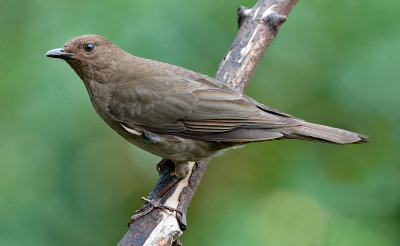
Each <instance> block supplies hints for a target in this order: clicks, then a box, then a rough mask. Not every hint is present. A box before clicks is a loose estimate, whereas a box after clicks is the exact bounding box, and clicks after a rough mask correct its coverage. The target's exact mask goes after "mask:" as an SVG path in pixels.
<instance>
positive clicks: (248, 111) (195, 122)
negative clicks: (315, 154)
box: [46, 34, 367, 178]
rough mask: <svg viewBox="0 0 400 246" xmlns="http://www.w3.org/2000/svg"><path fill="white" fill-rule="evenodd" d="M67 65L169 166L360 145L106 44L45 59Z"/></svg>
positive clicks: (122, 129) (69, 48) (123, 131)
mask: <svg viewBox="0 0 400 246" xmlns="http://www.w3.org/2000/svg"><path fill="white" fill-rule="evenodd" d="M46 56H48V57H54V58H61V59H63V60H65V61H66V62H67V63H68V64H69V65H70V66H71V67H72V68H73V69H74V70H75V72H76V73H77V74H78V75H79V77H80V78H81V79H82V80H83V82H84V84H85V86H86V89H87V91H88V93H89V97H90V100H91V102H92V104H93V107H94V108H95V110H96V111H97V113H98V114H99V115H100V117H101V118H102V119H103V120H104V121H105V122H106V123H107V124H108V125H109V126H110V127H111V128H112V129H114V131H116V132H117V133H118V134H120V135H121V136H122V137H124V138H125V139H126V140H128V141H129V142H131V143H133V144H135V145H137V146H138V147H140V148H142V149H144V150H147V151H149V152H151V153H153V154H155V155H158V156H161V157H163V158H166V159H170V160H172V161H173V162H174V163H175V174H176V175H177V176H178V177H181V178H182V177H185V176H186V175H187V173H188V164H187V163H188V162H189V161H199V160H202V159H204V158H207V157H210V156H213V155H215V154H217V153H218V152H219V151H221V150H223V149H226V148H229V147H233V146H237V145H243V144H246V143H250V142H258V141H267V140H273V139H301V140H310V141H318V142H328V143H336V144H348V143H361V142H366V141H367V137H365V136H363V135H360V134H358V133H353V132H350V131H346V130H341V129H337V128H333V127H329V126H323V125H318V124H313V123H309V122H306V121H304V120H302V119H299V118H296V117H293V116H291V115H289V114H286V113H283V112H280V111H278V110H276V109H273V108H270V107H268V106H265V105H263V104H261V103H258V102H256V101H255V100H253V99H251V98H250V97H248V96H246V95H244V94H243V93H240V92H237V91H235V90H233V89H231V88H230V87H228V86H226V85H224V84H222V83H221V82H219V81H217V80H215V79H213V78H210V77H208V76H206V75H203V74H199V73H195V72H193V71H190V70H187V69H184V68H181V67H178V66H174V65H170V64H166V63H162V62H158V61H153V60H148V59H144V58H140V57H136V56H134V55H131V54H129V53H127V52H125V51H123V50H121V49H120V48H118V47H117V46H116V45H114V44H112V43H111V42H109V41H108V40H107V39H105V38H103V37H101V36H98V35H94V34H89V35H83V36H79V37H76V38H73V39H71V40H69V41H67V42H66V43H65V44H64V46H63V47H62V48H59V49H53V50H50V51H48V52H47V53H46Z"/></svg>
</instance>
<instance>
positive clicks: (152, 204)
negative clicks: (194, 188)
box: [128, 197, 183, 227]
mask: <svg viewBox="0 0 400 246" xmlns="http://www.w3.org/2000/svg"><path fill="white" fill-rule="evenodd" d="M141 199H142V200H143V201H145V202H147V204H145V205H144V206H143V207H142V208H141V209H139V210H137V211H136V212H135V214H134V215H132V217H131V218H130V219H129V223H128V227H131V225H132V224H133V222H134V221H135V220H137V219H139V218H140V217H143V216H145V215H146V214H148V213H150V212H151V211H152V210H153V209H155V208H159V209H164V210H169V211H170V212H176V213H179V214H180V215H181V216H183V213H182V211H180V210H179V209H177V208H173V207H170V206H167V205H164V204H162V203H161V202H160V200H161V199H148V198H146V197H141Z"/></svg>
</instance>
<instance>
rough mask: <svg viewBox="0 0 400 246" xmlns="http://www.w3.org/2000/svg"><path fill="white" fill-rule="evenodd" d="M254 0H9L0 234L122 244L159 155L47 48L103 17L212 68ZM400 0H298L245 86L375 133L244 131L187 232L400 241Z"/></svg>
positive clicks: (211, 172) (0, 57) (289, 240)
mask: <svg viewBox="0 0 400 246" xmlns="http://www.w3.org/2000/svg"><path fill="white" fill-rule="evenodd" d="M255 2H256V1H255V0H252V1H248V0H240V1H239V0H229V1H228V0H227V1H211V0H202V1H185V0H166V1H155V0H150V1H132V0H130V1H127V0H124V1H122V0H120V1H95V0H90V1H78V0H73V1H50V0H33V1H24V0H17V1H8V0H0V105H1V109H0V110H1V111H0V245H11V246H14V245H115V244H116V243H117V242H118V241H119V239H120V238H121V237H122V236H123V235H124V233H125V232H126V230H127V222H128V219H129V218H130V216H131V215H132V214H133V212H134V211H135V210H136V209H138V208H139V207H140V206H141V204H142V201H141V200H140V199H139V197H140V196H146V195H147V194H148V192H149V191H150V190H151V188H152V186H153V184H154V183H155V182H156V180H157V177H158V176H157V172H156V170H155V164H156V162H157V161H158V160H159V159H160V158H158V157H155V156H153V155H151V154H149V153H146V152H144V151H142V150H140V149H138V148H136V147H134V146H132V145H130V144H128V143H127V142H126V141H125V140H123V139H122V138H121V137H119V136H118V135H117V134H116V133H114V132H113V131H112V130H111V129H110V128H109V127H108V126H106V124H105V123H103V122H102V121H101V119H100V118H99V117H98V115H97V114H96V113H95V111H94V110H93V108H92V105H91V104H90V102H89V98H88V96H87V92H86V90H85V88H84V86H83V83H82V82H81V81H80V79H79V78H78V76H77V75H76V74H75V72H74V71H73V70H72V69H71V68H70V67H69V66H68V65H67V64H66V63H65V62H63V61H60V60H54V59H48V58H45V57H44V53H45V52H46V51H47V50H49V49H53V48H57V47H61V46H62V45H63V44H64V42H65V41H67V40H68V39H70V38H72V37H75V36H78V35H82V34H86V33H96V34H100V35H103V36H105V37H107V38H108V39H109V40H111V41H112V42H114V43H115V44H117V45H118V46H120V47H121V48H122V49H124V50H126V51H129V52H131V53H134V54H136V55H138V56H142V57H146V58H151V59H156V60H161V61H164V62H168V63H172V64H176V65H180V66H183V67H186V68H189V69H192V70H195V71H197V72H201V73H204V74H208V75H210V76H213V75H214V74H215V71H216V69H217V66H218V63H219V62H220V60H221V59H222V57H223V56H224V54H225V53H226V51H227V49H228V48H229V47H230V45H231V43H232V40H233V38H234V36H235V33H236V31H237V24H236V9H237V7H238V6H239V5H245V6H247V7H251V6H252V5H253V4H254V3H255ZM399 10H400V1H398V0H383V1H375V0H356V1H347V0H337V1H316V0H300V1H299V3H298V5H297V6H296V7H295V8H294V10H293V12H292V13H291V14H290V16H289V18H288V20H287V22H286V23H285V24H284V25H283V27H282V28H281V30H280V32H279V34H278V36H277V38H276V39H275V41H274V42H273V43H272V45H271V46H270V47H269V49H268V51H267V52H266V54H265V57H264V58H263V59H262V61H261V63H260V64H259V66H258V69H257V71H256V73H255V75H254V78H253V80H252V82H251V83H250V85H249V87H248V89H247V91H246V93H247V94H248V95H250V96H251V97H253V98H255V99H257V100H258V101H260V102H263V103H265V104H266V105H269V106H271V107H275V108H277V109H280V110H282V111H285V112H288V113H290V114H292V115H295V116H298V117H301V118H304V119H307V120H309V121H312V122H316V123H321V124H327V125H332V126H336V127H341V128H345V129H349V130H353V131H357V132H360V133H364V134H366V135H369V136H370V137H371V138H372V140H373V141H372V142H371V143H370V144H365V145H352V146H336V145H328V144H321V143H312V142H301V141H294V140H290V141H289V140H288V141H275V142H265V143H257V144H252V145H248V146H246V147H245V148H241V149H239V150H235V151H229V152H228V153H226V154H225V155H224V156H222V157H218V158H215V159H213V160H212V163H211V164H210V165H209V167H208V169H207V172H206V174H205V176H204V178H203V180H202V183H201V185H200V188H199V189H198V191H197V193H196V195H195V197H194V199H193V201H192V203H191V206H190V208H189V214H188V223H189V228H188V230H187V231H186V232H185V233H184V235H183V237H182V238H181V239H182V242H183V244H184V245H267V246H269V245H271V246H272V245H273V246H307V245H309V246H312V245H317V246H319V245H323V246H347V245H348V246H357V245H363V246H370V245H379V246H391V245H393V246H395V245H397V246H398V245H400V69H399V67H400V59H399V55H400V17H399Z"/></svg>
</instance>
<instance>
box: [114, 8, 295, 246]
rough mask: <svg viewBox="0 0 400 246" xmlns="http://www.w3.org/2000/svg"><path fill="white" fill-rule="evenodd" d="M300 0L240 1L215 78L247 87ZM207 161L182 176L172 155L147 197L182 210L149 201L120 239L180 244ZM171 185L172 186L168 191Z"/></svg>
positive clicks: (238, 87) (129, 242) (122, 244)
mask: <svg viewBox="0 0 400 246" xmlns="http://www.w3.org/2000/svg"><path fill="white" fill-rule="evenodd" d="M296 3H297V0H259V1H258V2H257V3H256V4H255V5H254V6H253V8H251V9H247V8H245V7H242V6H241V7H239V9H238V23H239V31H238V34H237V35H236V37H235V40H234V41H233V44H232V46H231V48H230V49H229V51H228V53H227V54H226V55H225V57H224V58H223V60H222V61H221V63H220V65H219V68H218V71H217V73H216V75H215V78H216V79H217V80H219V81H221V82H223V83H225V84H227V85H229V86H231V87H232V88H234V89H236V90H238V91H241V92H243V91H244V89H245V88H246V86H247V84H248V83H249V81H250V78H251V77H252V75H253V73H254V70H255V68H256V67H257V64H258V63H259V61H260V59H261V57H262V56H263V54H264V51H265V50H266V48H267V47H268V46H269V44H270V43H271V42H272V40H273V39H274V38H275V37H276V34H277V32H278V30H279V28H280V26H281V25H282V23H283V22H284V21H285V20H286V17H287V15H288V14H289V12H290V11H291V9H292V8H293V6H294V5H295V4H296ZM208 162H209V160H208V159H207V160H203V161H200V162H197V163H194V162H192V163H190V172H189V174H188V176H187V177H186V178H185V179H182V180H177V179H176V177H175V176H174V175H173V174H172V173H173V170H174V164H173V163H172V162H170V161H167V163H166V164H165V165H164V166H163V167H162V169H161V172H160V177H159V179H158V181H157V183H156V185H155V186H154V188H153V190H152V191H151V192H150V194H149V196H148V199H154V198H157V197H162V199H161V204H164V205H165V206H168V207H171V208H174V209H177V210H178V211H180V212H177V211H174V210H168V209H165V208H160V207H157V206H155V207H154V206H152V205H150V204H149V203H145V204H144V205H143V207H142V208H141V209H140V211H142V212H144V213H145V215H144V216H142V217H140V218H138V219H136V220H135V221H134V222H133V224H132V225H131V227H130V228H129V230H128V232H127V233H126V234H125V236H124V237H123V238H122V239H121V241H120V242H119V244H118V245H119V246H126V245H162V246H167V245H168V246H169V245H181V244H180V242H179V237H180V236H181V235H182V233H183V231H184V230H185V229H186V213H187V209H188V207H189V203H190V201H191V199H192V197H193V195H194V193H195V191H196V189H197V187H198V185H199V183H200V180H201V178H202V177H203V174H204V171H205V170H206V167H207V165H208ZM171 185H173V188H172V189H170V190H168V191H167V192H165V191H166V189H167V187H170V186H171ZM164 193H165V194H164Z"/></svg>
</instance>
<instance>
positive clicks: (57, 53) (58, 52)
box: [45, 48, 73, 59]
mask: <svg viewBox="0 0 400 246" xmlns="http://www.w3.org/2000/svg"><path fill="white" fill-rule="evenodd" d="M72 55H73V54H72V53H68V52H65V51H64V49H62V48H58V49H54V50H49V51H47V52H46V54H45V56H47V57H53V58H63V59H64V58H72Z"/></svg>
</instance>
